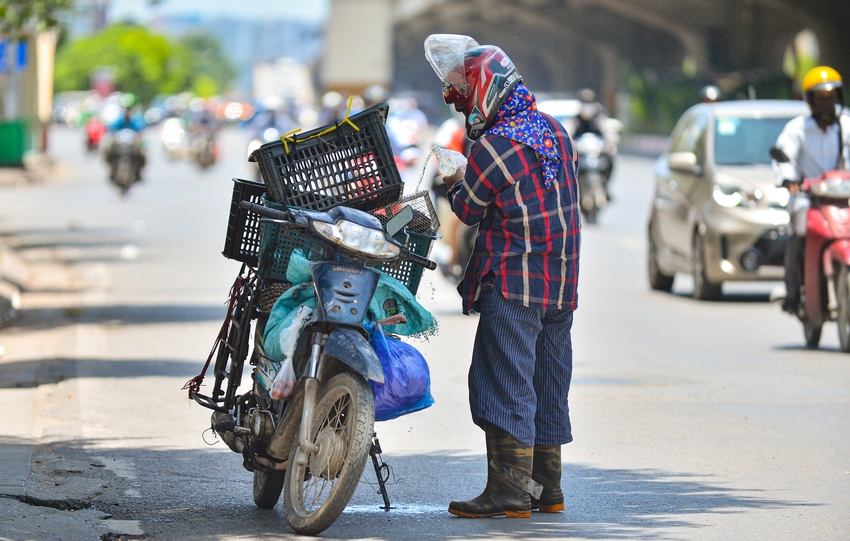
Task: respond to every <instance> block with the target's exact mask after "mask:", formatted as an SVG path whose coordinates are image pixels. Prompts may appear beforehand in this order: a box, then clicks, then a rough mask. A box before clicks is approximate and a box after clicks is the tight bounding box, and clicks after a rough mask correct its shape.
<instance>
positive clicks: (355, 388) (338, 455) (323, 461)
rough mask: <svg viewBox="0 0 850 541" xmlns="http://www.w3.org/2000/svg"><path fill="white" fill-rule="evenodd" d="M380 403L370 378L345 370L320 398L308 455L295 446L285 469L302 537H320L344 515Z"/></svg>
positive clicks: (289, 508)
mask: <svg viewBox="0 0 850 541" xmlns="http://www.w3.org/2000/svg"><path fill="white" fill-rule="evenodd" d="M374 424H375V401H374V397H373V395H372V389H371V387H369V384H368V383H367V382H366V380H365V379H364V378H363V377H362V376H360V375H357V374H352V373H349V372H343V373H340V374H337V375H336V376H334V377H332V378H331V379H330V380H328V381H327V382H326V383H324V384H323V385H322V387H321V388H320V389H319V391H318V393H317V395H316V405H315V407H314V409H313V426H312V427H311V429H310V441H311V443H313V444H314V445H316V447H317V448H318V450H317V451H316V452H315V453H307V452H305V451H303V450H302V449H301V448H300V447H299V445H298V438H296V440H295V441H294V442H293V445H292V450H291V451H290V453H289V465H288V467H287V469H286V481H285V483H284V488H283V503H284V508H285V512H286V520H287V521H288V522H289V525H290V526H292V529H293V530H295V531H296V532H298V533H299V534H304V535H316V534H318V533H320V532H322V531H324V530H325V529H326V528H327V527H328V526H330V525H331V524H333V523H334V521H335V520H336V519H337V518H338V517H339V516H340V515H341V514H342V512H343V510H344V509H345V506H346V505H348V501H349V500H350V499H351V496H352V494H354V490H355V489H356V488H357V483H358V481H359V480H360V475H361V474H362V473H363V468H364V467H365V466H366V460H367V459H368V457H369V449H370V448H371V443H372V439H371V438H372V430H373V426H374Z"/></svg>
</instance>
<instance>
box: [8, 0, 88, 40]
mask: <svg viewBox="0 0 850 541" xmlns="http://www.w3.org/2000/svg"><path fill="white" fill-rule="evenodd" d="M73 3H74V0H0V36H5V37H11V38H15V39H17V38H20V37H22V35H23V34H25V33H27V32H32V31H36V32H37V31H40V30H44V29H46V28H53V27H56V26H59V19H58V15H59V12H60V11H62V10H63V9H66V8H69V7H71V5H72V4H73Z"/></svg>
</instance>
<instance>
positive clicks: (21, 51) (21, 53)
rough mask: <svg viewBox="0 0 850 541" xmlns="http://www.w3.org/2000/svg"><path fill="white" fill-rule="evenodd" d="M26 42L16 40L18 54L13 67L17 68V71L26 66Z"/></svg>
mask: <svg viewBox="0 0 850 541" xmlns="http://www.w3.org/2000/svg"><path fill="white" fill-rule="evenodd" d="M27 49H28V47H27V42H26V41H19V42H18V55H17V59H16V60H17V61H16V62H15V67H16V68H18V71H24V69H25V68H26V67H27Z"/></svg>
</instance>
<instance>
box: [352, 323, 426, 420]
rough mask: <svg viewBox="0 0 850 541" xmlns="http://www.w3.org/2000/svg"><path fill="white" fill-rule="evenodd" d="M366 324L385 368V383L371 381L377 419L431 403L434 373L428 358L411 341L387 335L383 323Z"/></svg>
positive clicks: (404, 413)
mask: <svg viewBox="0 0 850 541" xmlns="http://www.w3.org/2000/svg"><path fill="white" fill-rule="evenodd" d="M365 327H366V330H367V331H368V332H369V343H370V344H371V345H372V348H373V349H374V350H375V353H376V354H377V355H378V359H380V361H381V367H382V368H383V369H384V383H377V382H374V381H370V382H369V385H370V386H371V387H372V393H373V394H374V396H375V420H376V421H389V420H390V419H395V418H396V417H401V416H402V415H407V414H408V413H413V412H416V411H419V410H423V409H425V408H427V407H429V406H431V405H432V404H433V403H434V397H433V396H431V372H430V370H429V369H428V363H427V362H426V361H425V357H423V356H422V354H421V353H419V351H418V350H417V349H416V348H415V347H413V346H411V345H410V344H407V343H405V342H402V341H401V340H398V339H396V338H393V337H392V336H389V335H387V334H384V330H383V328H382V327H381V325H380V323H366V325H365Z"/></svg>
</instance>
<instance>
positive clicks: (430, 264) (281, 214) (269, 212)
mask: <svg viewBox="0 0 850 541" xmlns="http://www.w3.org/2000/svg"><path fill="white" fill-rule="evenodd" d="M239 208H242V209H245V210H250V211H251V212H255V213H257V214H259V215H260V216H266V217H267V218H271V219H273V220H285V221H288V222H289V221H292V213H291V212H289V211H288V210H275V209H270V208H268V207H264V206H263V205H258V204H256V203H251V202H250V201H242V202H240V203H239ZM401 257H402V259H406V260H408V261H412V262H413V263H416V264H417V265H422V266H423V267H425V268H426V269H428V270H434V269H436V268H437V263H436V262H434V261H431V260H430V259H428V258H427V257H422V256H421V255H418V254H415V253H413V252H411V251H410V250H408V249H407V248H402V251H401Z"/></svg>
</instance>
